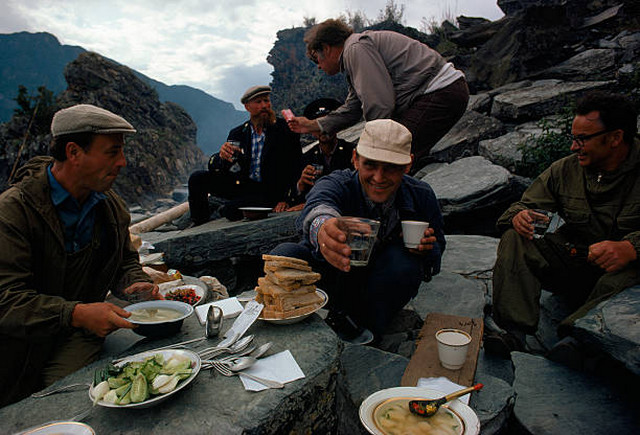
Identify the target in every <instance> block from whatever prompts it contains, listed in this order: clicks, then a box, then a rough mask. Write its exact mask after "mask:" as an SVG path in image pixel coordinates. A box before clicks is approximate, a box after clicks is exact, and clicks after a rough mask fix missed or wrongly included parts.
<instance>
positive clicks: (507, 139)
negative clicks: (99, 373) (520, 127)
mask: <svg viewBox="0 0 640 435" xmlns="http://www.w3.org/2000/svg"><path fill="white" fill-rule="evenodd" d="M527 137H529V134H527V133H524V132H522V131H512V132H510V133H507V134H505V135H502V136H500V137H496V138H493V139H485V140H481V141H480V143H479V144H478V155H480V156H482V157H485V158H486V159H487V160H489V161H491V162H492V163H495V164H496V165H500V166H502V167H504V168H506V169H508V170H509V171H510V172H515V171H516V164H517V163H518V162H520V161H521V160H522V151H521V150H520V147H521V146H522V144H524V143H525V141H526V139H527Z"/></svg>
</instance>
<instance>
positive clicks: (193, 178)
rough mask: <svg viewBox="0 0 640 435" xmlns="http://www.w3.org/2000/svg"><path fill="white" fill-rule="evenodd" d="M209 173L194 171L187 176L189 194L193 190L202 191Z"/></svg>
mask: <svg viewBox="0 0 640 435" xmlns="http://www.w3.org/2000/svg"><path fill="white" fill-rule="evenodd" d="M208 177H209V171H196V172H194V173H192V174H191V175H190V176H189V181H188V184H187V185H188V187H189V192H191V191H193V190H202V189H203V188H205V186H206V183H207V179H208Z"/></svg>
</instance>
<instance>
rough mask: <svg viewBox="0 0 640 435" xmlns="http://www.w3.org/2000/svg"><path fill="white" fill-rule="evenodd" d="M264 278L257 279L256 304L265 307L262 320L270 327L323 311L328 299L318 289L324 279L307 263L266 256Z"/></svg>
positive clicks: (294, 321)
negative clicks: (273, 324)
mask: <svg viewBox="0 0 640 435" xmlns="http://www.w3.org/2000/svg"><path fill="white" fill-rule="evenodd" d="M262 259H263V260H264V261H265V263H264V271H265V276H264V277H262V278H258V286H257V287H256V300H257V301H258V302H260V303H261V304H263V305H264V308H263V310H262V313H261V314H260V317H258V318H259V319H262V320H265V321H267V322H271V323H278V324H291V323H296V322H299V321H301V320H303V319H305V318H307V317H309V316H310V315H311V314H313V313H315V312H316V311H318V310H319V309H320V308H322V307H324V306H325V305H326V304H327V301H328V300H329V296H328V295H327V294H326V293H325V292H324V291H322V290H320V289H319V288H317V287H316V285H315V283H316V282H317V281H318V280H319V279H320V278H321V275H320V274H319V273H317V272H314V271H313V270H312V269H311V266H309V263H307V262H306V261H304V260H301V259H298V258H292V257H283V256H278V255H263V256H262Z"/></svg>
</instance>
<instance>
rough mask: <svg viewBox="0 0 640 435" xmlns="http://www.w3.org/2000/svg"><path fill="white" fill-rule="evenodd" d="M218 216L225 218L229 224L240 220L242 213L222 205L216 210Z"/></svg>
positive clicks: (235, 208)
mask: <svg viewBox="0 0 640 435" xmlns="http://www.w3.org/2000/svg"><path fill="white" fill-rule="evenodd" d="M218 212H219V213H220V216H222V217H226V218H227V219H229V220H230V221H231V222H235V221H239V220H240V219H242V212H241V211H240V210H238V208H237V207H231V206H228V205H223V206H222V207H220V208H219V209H218Z"/></svg>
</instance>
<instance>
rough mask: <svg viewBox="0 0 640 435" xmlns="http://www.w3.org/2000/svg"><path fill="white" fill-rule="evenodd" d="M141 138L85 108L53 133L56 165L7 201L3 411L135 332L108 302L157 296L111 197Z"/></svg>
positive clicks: (43, 166) (1, 323) (47, 160)
mask: <svg viewBox="0 0 640 435" xmlns="http://www.w3.org/2000/svg"><path fill="white" fill-rule="evenodd" d="M134 132H135V129H134V128H133V127H132V125H131V124H129V123H128V122H127V121H126V120H124V119H123V118H121V117H120V116H117V115H115V114H113V113H111V112H109V111H107V110H104V109H101V108H99V107H96V106H92V105H88V104H80V105H76V106H73V107H69V108H67V109H62V110H60V111H58V112H57V113H56V114H55V115H54V117H53V122H52V124H51V133H52V136H53V141H52V144H51V148H50V151H51V155H52V157H35V158H33V159H31V160H30V161H29V162H27V163H26V164H25V165H24V166H23V167H22V168H20V170H19V171H18V173H17V175H16V178H15V181H14V183H13V185H12V186H11V187H10V188H9V189H7V190H6V191H5V192H3V193H2V194H1V195H0V246H2V249H1V250H0V353H1V354H2V355H3V362H2V364H0V391H2V394H0V406H4V405H6V404H8V403H12V402H14V401H17V400H19V399H21V398H23V397H25V396H27V395H28V394H31V393H32V392H34V391H37V390H39V389H41V388H43V387H46V386H47V385H50V384H52V383H53V382H55V381H56V380H58V379H60V378H62V377H64V376H66V375H67V374H69V373H71V372H73V371H75V370H77V369H79V368H81V367H83V366H85V365H86V364H88V363H90V362H92V361H94V360H96V359H97V357H98V355H99V352H100V349H101V346H102V342H103V340H104V339H103V337H104V336H106V335H107V334H109V333H110V332H112V331H114V330H116V329H118V328H133V326H134V325H133V324H132V323H130V322H129V321H127V320H126V318H127V317H128V316H129V315H130V314H129V313H128V312H126V311H124V310H123V309H121V308H119V307H118V306H116V305H113V304H111V303H107V302H104V300H105V297H106V295H107V292H108V291H112V292H113V293H114V294H115V295H116V296H119V297H122V298H127V297H128V296H131V295H132V294H134V293H137V292H139V291H148V290H151V296H150V297H151V298H159V297H160V296H158V288H157V286H154V285H153V283H152V282H151V279H150V278H149V276H148V275H147V274H145V273H144V272H143V271H142V268H141V266H140V264H139V262H138V253H137V252H136V250H135V249H134V248H133V246H132V245H131V241H130V238H129V230H128V227H129V222H130V217H129V213H128V211H127V208H126V206H125V204H124V202H123V201H122V199H121V198H120V197H119V196H118V195H116V194H115V193H114V192H113V191H112V190H111V185H112V184H113V182H114V181H115V179H116V177H117V176H118V173H119V172H120V169H122V168H123V167H124V166H125V165H126V161H125V157H124V153H123V147H124V134H126V133H134Z"/></svg>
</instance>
